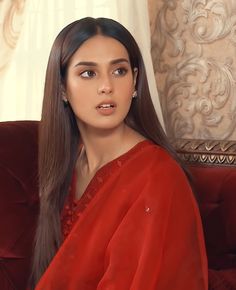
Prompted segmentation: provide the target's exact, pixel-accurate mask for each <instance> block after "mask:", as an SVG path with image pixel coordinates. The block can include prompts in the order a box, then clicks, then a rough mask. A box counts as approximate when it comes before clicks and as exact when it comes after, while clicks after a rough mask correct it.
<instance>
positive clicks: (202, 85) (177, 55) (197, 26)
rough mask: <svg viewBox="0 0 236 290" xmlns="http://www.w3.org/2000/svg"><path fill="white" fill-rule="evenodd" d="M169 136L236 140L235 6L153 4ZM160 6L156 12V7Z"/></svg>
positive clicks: (155, 53) (192, 1) (221, 0)
mask: <svg viewBox="0 0 236 290" xmlns="http://www.w3.org/2000/svg"><path fill="white" fill-rule="evenodd" d="M149 1H150V2H149V7H150V11H151V10H152V9H155V10H156V14H154V13H153V12H152V13H150V15H151V33H152V57H153V62H154V69H155V75H156V81H157V87H158V90H159V94H160V98H161V105H162V110H163V116H164V120H165V124H166V128H167V134H168V135H169V136H170V137H173V138H191V139H218V140H221V139H236V94H235V93H236V63H235V60H234V58H235V46H236V2H235V1H233V0H229V1H227V0H182V1H180V0H179V1H177V0H159V1H157V2H158V4H154V2H155V1H153V0H149ZM154 5H155V8H154Z"/></svg>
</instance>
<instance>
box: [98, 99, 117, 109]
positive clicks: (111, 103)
mask: <svg viewBox="0 0 236 290" xmlns="http://www.w3.org/2000/svg"><path fill="white" fill-rule="evenodd" d="M102 105H112V106H114V107H116V103H115V102H113V101H111V100H107V101H106V100H105V101H102V102H101V103H99V104H98V105H97V106H96V108H99V107H101V106H102Z"/></svg>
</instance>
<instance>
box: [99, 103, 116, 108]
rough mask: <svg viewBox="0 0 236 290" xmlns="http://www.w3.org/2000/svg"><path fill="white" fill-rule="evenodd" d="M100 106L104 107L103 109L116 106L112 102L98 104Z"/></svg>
mask: <svg viewBox="0 0 236 290" xmlns="http://www.w3.org/2000/svg"><path fill="white" fill-rule="evenodd" d="M98 107H99V108H103V109H107V108H113V107H114V105H112V104H103V105H100V106H98Z"/></svg>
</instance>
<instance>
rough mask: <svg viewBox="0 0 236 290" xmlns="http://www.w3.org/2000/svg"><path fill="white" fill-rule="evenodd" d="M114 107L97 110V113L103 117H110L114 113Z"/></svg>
mask: <svg viewBox="0 0 236 290" xmlns="http://www.w3.org/2000/svg"><path fill="white" fill-rule="evenodd" d="M115 109H116V107H110V108H97V111H98V112H99V114H101V115H103V116H109V115H112V114H113V113H114V112H115Z"/></svg>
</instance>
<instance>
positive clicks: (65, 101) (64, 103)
mask: <svg viewBox="0 0 236 290" xmlns="http://www.w3.org/2000/svg"><path fill="white" fill-rule="evenodd" d="M62 101H63V105H64V108H67V107H68V104H69V101H68V100H67V99H66V98H65V99H63V100H62Z"/></svg>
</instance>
